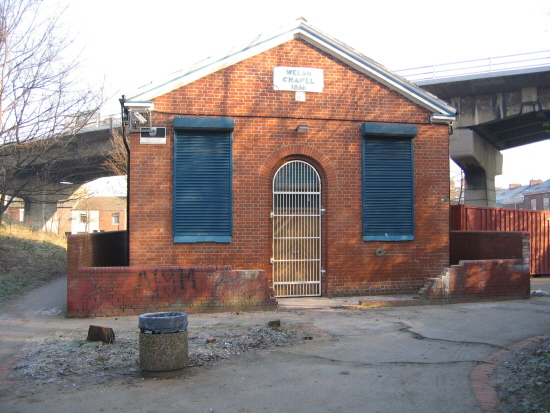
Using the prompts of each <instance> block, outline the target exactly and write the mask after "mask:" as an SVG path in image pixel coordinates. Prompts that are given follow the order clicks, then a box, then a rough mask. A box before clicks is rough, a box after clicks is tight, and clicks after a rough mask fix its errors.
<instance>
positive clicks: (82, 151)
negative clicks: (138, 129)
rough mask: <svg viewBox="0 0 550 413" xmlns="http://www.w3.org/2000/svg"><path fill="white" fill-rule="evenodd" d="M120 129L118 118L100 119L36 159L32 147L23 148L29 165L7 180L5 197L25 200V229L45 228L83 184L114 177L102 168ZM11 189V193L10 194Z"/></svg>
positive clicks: (42, 152)
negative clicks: (65, 200)
mask: <svg viewBox="0 0 550 413" xmlns="http://www.w3.org/2000/svg"><path fill="white" fill-rule="evenodd" d="M119 126H120V118H118V119H117V118H115V117H110V118H106V119H103V120H102V121H101V122H98V124H96V125H92V126H89V127H86V128H85V129H83V130H82V131H81V132H80V133H78V134H77V135H75V136H68V137H67V138H65V139H61V140H60V141H59V142H57V143H56V144H54V145H53V146H52V147H51V148H49V149H48V150H47V151H43V150H42V151H39V152H38V153H40V157H38V158H35V157H34V156H33V155H32V151H33V150H34V144H29V145H27V146H26V148H25V149H26V150H28V151H29V156H28V159H29V160H30V161H29V162H28V163H27V164H23V166H22V167H21V168H20V171H19V173H18V174H17V176H16V178H15V179H12V180H10V182H9V187H8V195H15V196H17V197H19V198H22V199H23V200H24V203H25V223H26V224H27V225H29V226H30V227H31V228H32V229H36V230H38V229H43V228H45V226H46V223H47V222H48V221H49V220H50V219H51V218H52V217H53V216H54V214H55V212H56V211H57V205H58V201H60V200H63V199H68V198H69V197H70V196H71V195H72V194H73V193H74V192H75V191H76V190H77V189H78V188H79V187H80V186H81V185H82V184H84V183H87V182H90V181H93V180H95V179H97V178H101V177H106V176H112V175H114V173H113V172H112V171H110V170H108V169H107V168H105V167H102V164H103V163H104V162H105V160H106V156H107V155H108V154H109V153H110V152H111V151H112V150H113V146H112V143H111V137H112V136H113V132H114V130H116V129H117V128H118V127H119ZM23 156H24V157H25V156H26V155H23ZM23 183H24V185H23ZM10 188H14V189H13V191H14V192H12V193H10ZM18 188H19V189H18ZM20 188H24V189H22V190H21V189H20Z"/></svg>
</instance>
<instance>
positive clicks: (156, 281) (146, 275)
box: [139, 268, 197, 292]
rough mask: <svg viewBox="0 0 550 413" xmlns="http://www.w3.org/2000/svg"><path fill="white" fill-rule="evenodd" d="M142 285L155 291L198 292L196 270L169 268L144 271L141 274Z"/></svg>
mask: <svg viewBox="0 0 550 413" xmlns="http://www.w3.org/2000/svg"><path fill="white" fill-rule="evenodd" d="M139 279H140V285H141V286H142V287H143V288H145V289H152V290H155V291H176V290H181V291H186V292H193V291H196V290H197V277H196V274H195V269H194V268H169V269H155V270H153V271H146V270H143V271H141V272H140V273H139Z"/></svg>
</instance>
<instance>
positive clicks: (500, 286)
mask: <svg viewBox="0 0 550 413" xmlns="http://www.w3.org/2000/svg"><path fill="white" fill-rule="evenodd" d="M458 246H460V248H457V247H458ZM499 248H502V249H503V251H502V252H500V251H499ZM451 251H454V258H455V259H460V263H459V264H458V265H453V266H452V267H451V268H448V269H446V270H445V271H444V272H443V273H442V274H441V275H440V276H439V277H437V278H434V279H432V280H430V281H428V283H427V284H426V285H425V286H424V288H422V289H421V290H420V295H421V297H422V298H424V299H426V300H431V301H435V302H438V303H439V302H450V303H453V302H468V301H485V300H505V299H519V298H529V296H530V287H531V281H530V277H531V275H530V272H529V258H530V250H529V233H527V232H488V231H452V232H451ZM459 252H460V253H462V254H463V255H462V256H459V254H458V253H459ZM475 256H477V257H479V258H477V259H474V258H473V257H475ZM496 256H500V257H509V258H514V257H517V258H516V259H491V258H495V257H496Z"/></svg>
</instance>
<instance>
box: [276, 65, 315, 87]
mask: <svg viewBox="0 0 550 413" xmlns="http://www.w3.org/2000/svg"><path fill="white" fill-rule="evenodd" d="M324 87H325V79H324V73H323V69H312V68H308V67H284V66H277V67H274V68H273V88H274V89H275V90H290V91H294V92H300V91H301V92H322V91H323V88H324Z"/></svg>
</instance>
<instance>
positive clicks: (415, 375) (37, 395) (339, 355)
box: [0, 278, 550, 413]
mask: <svg viewBox="0 0 550 413" xmlns="http://www.w3.org/2000/svg"><path fill="white" fill-rule="evenodd" d="M532 289H542V290H545V291H548V292H550V278H535V279H533V281H532ZM64 297H65V292H64V280H63V279H60V280H58V281H56V282H54V283H52V284H49V285H47V286H44V287H42V288H39V289H37V290H34V291H32V292H30V293H29V294H27V295H25V296H23V297H20V298H18V299H16V300H14V301H12V302H9V303H7V304H4V305H3V306H2V307H1V308H0V310H1V313H0V331H1V334H0V411H2V412H7V413H12V412H13V413H15V412H19V413H25V412H38V411H39V412H43V413H46V412H75V411H80V412H103V411H115V412H116V411H118V412H310V411H311V412H313V411H314V412H359V411H361V412H385V413H386V412H400V413H401V412H445V413H452V412H468V413H475V412H483V409H482V408H481V405H480V403H479V401H478V400H477V399H476V397H475V395H474V393H473V391H472V385H471V382H470V373H471V372H472V370H473V369H474V367H475V366H477V365H479V363H480V362H481V361H482V360H484V359H485V358H487V357H488V356H490V355H491V354H493V353H495V352H496V351H499V350H500V349H502V348H506V347H509V346H511V345H513V344H514V343H516V342H519V341H521V340H524V339H526V338H529V337H532V336H538V335H542V334H548V333H550V298H544V297H541V298H534V299H531V300H518V301H503V302H490V303H475V304H455V305H447V306H415V307H398V308H379V309H364V308H363V309H361V308H346V306H348V305H350V306H353V305H355V304H356V301H360V299H339V300H327V299H321V300H318V301H317V303H315V300H311V299H309V300H305V301H303V303H304V304H303V305H302V306H300V303H299V301H296V300H294V301H292V300H287V301H284V302H282V308H280V309H279V310H277V311H274V312H261V313H244V314H234V313H223V314H213V315H190V316H189V328H190V330H192V328H193V326H203V325H215V324H232V325H235V324H239V325H255V324H264V323H267V321H270V320H274V319H280V320H281V322H282V323H283V324H310V325H313V326H314V327H316V328H317V329H318V330H319V332H320V334H319V335H318V336H317V337H316V338H315V339H314V340H311V341H304V343H302V344H300V345H296V346H291V347H284V348H275V349H271V350H266V351H260V352H255V353H253V354H252V355H250V356H247V357H244V358H239V359H234V360H232V361H231V362H230V363H227V364H220V365H217V366H214V367H195V368H190V369H189V371H188V372H187V373H186V374H185V375H184V376H183V377H181V378H178V379H171V380H152V379H143V380H142V379H134V378H132V379H126V380H123V381H117V382H114V383H111V384H110V385H97V386H90V387H88V388H79V389H60V388H56V387H53V386H43V387H42V388H36V389H35V388H32V385H29V384H28V383H16V382H13V381H11V378H10V377H9V364H10V362H12V361H13V360H14V358H13V355H14V354H16V353H17V350H18V348H19V347H20V345H21V344H22V342H24V341H25V340H26V339H28V338H30V337H33V336H36V335H40V334H43V333H49V332H52V331H60V330H71V331H79V332H82V334H83V336H85V335H86V333H87V330H88V326H89V325H90V324H99V325H102V326H108V327H112V328H113V329H114V330H115V332H116V331H120V330H135V331H136V333H137V332H138V329H137V317H135V316H133V317H117V318H102V319H66V318H64V317H63V311H64ZM321 302H324V303H325V304H323V305H321V304H320V303H321ZM311 303H314V304H311ZM304 306H305V307H311V308H313V309H305V310H304V309H300V308H301V307H304ZM285 307H286V308H285ZM330 307H337V308H330ZM338 307H339V308H338Z"/></svg>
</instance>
